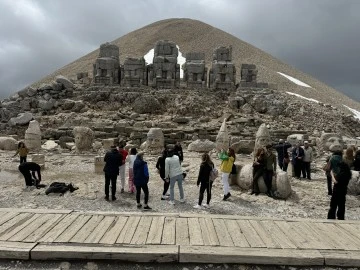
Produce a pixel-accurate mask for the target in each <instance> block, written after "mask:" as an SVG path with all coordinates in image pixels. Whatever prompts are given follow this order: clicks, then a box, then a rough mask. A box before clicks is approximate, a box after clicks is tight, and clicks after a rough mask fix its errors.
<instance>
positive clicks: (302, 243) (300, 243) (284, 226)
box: [275, 221, 310, 249]
mask: <svg viewBox="0 0 360 270" xmlns="http://www.w3.org/2000/svg"><path fill="white" fill-rule="evenodd" d="M275 223H276V225H277V226H278V227H279V228H280V229H281V230H282V232H283V233H285V234H286V236H287V237H288V238H290V239H291V241H292V242H293V243H294V244H295V245H296V246H297V247H298V248H305V249H306V248H308V249H309V248H310V247H309V242H308V240H307V239H305V238H304V237H303V236H301V235H299V234H298V233H297V232H296V231H294V230H293V229H292V228H291V226H290V224H289V223H291V221H290V222H287V221H275Z"/></svg>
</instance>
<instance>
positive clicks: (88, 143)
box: [73, 127, 94, 151]
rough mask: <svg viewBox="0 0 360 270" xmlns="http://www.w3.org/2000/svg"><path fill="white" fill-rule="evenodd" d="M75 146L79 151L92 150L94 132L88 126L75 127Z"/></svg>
mask: <svg viewBox="0 0 360 270" xmlns="http://www.w3.org/2000/svg"><path fill="white" fill-rule="evenodd" d="M73 133H74V137H75V146H76V150H77V151H90V150H92V144H93V142H94V132H93V131H92V130H91V129H90V128H88V127H74V129H73Z"/></svg>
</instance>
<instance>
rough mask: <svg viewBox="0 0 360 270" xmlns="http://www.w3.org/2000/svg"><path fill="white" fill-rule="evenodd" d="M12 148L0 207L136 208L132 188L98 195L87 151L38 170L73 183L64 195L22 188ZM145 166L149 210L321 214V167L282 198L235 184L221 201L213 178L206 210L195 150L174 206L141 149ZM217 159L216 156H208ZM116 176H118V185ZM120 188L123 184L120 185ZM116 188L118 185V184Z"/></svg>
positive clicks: (354, 208)
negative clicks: (111, 197) (200, 204)
mask: <svg viewBox="0 0 360 270" xmlns="http://www.w3.org/2000/svg"><path fill="white" fill-rule="evenodd" d="M12 155H13V153H12V152H6V151H0V168H1V171H0V207H16V208H49V209H73V210H82V211H134V212H136V211H141V210H138V209H137V208H136V201H135V196H134V194H129V193H127V192H125V193H123V194H120V193H118V194H117V198H118V200H117V201H115V202H111V201H110V202H107V201H105V200H104V177H103V175H102V174H95V173H93V172H94V164H93V160H94V157H93V156H91V155H87V156H86V155H82V156H79V155H69V154H67V155H65V154H53V153H48V154H47V155H46V169H45V170H43V173H42V176H43V183H44V184H50V183H51V182H54V181H58V182H66V183H70V182H72V183H73V184H74V185H76V186H77V187H79V189H78V190H77V191H75V192H74V193H66V194H65V195H64V196H59V195H57V194H52V195H48V196H47V195H45V192H44V189H38V190H33V191H25V190H24V179H23V178H22V175H21V174H20V173H19V172H18V171H17V166H18V161H17V160H14V159H13V158H12ZM144 158H145V160H146V161H148V164H149V169H150V182H149V189H150V201H149V205H150V206H151V207H152V208H153V211H154V212H164V213H167V212H169V213H181V212H182V213H184V212H188V213H202V214H203V213H207V212H208V213H210V214H228V215H232V214H236V215H246V216H263V217H281V218H326V215H327V210H328V207H329V200H330V196H328V195H327V188H326V179H325V176H324V174H323V172H321V171H319V172H317V173H314V174H313V180H297V179H292V180H291V184H292V188H293V194H292V195H291V197H290V198H289V199H287V200H274V199H272V198H269V197H267V196H265V195H259V196H254V195H249V192H248V191H246V192H245V191H242V190H240V188H238V187H237V186H232V190H231V193H232V195H233V196H232V197H231V198H230V199H229V200H228V201H226V202H224V201H222V196H223V195H222V185H221V183H220V181H219V180H218V179H217V180H216V183H215V184H214V188H213V192H212V195H213V199H212V201H211V208H210V209H209V210H206V209H201V210H197V209H194V208H193V206H194V205H195V204H196V201H197V198H198V188H197V186H196V178H197V174H198V168H199V164H200V154H198V153H191V152H190V153H187V152H185V161H184V163H183V167H184V169H185V170H186V171H187V173H188V176H187V177H186V181H185V183H184V191H185V198H186V203H180V202H179V201H176V200H178V199H179V192H178V190H177V187H175V201H176V204H175V206H173V205H169V204H168V203H167V202H166V201H161V200H160V196H161V193H162V186H163V184H162V183H163V182H162V180H161V179H160V177H159V176H158V174H157V172H156V168H155V164H156V160H157V157H156V156H148V155H145V157H144ZM213 160H214V161H215V165H217V166H218V165H219V161H218V160H217V159H215V158H214V159H213ZM248 162H251V161H250V158H249V157H246V156H240V155H239V156H238V157H237V161H236V163H239V164H246V163H248ZM119 183H120V181H119V180H118V186H119ZM125 190H126V189H125ZM118 191H120V189H119V188H118ZM359 198H360V197H359V196H357V197H356V196H347V202H346V218H347V219H359V218H360V208H359V206H360V200H359Z"/></svg>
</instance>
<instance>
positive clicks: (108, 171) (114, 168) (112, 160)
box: [104, 145, 123, 201]
mask: <svg viewBox="0 0 360 270" xmlns="http://www.w3.org/2000/svg"><path fill="white" fill-rule="evenodd" d="M122 160H123V158H122V156H121V154H120V153H119V151H118V150H117V149H116V146H115V145H114V146H111V150H110V151H109V152H107V153H106V155H105V157H104V161H105V166H104V172H105V200H107V201H108V200H109V186H110V182H111V199H112V200H113V201H115V200H116V197H115V194H116V180H117V176H118V175H119V167H120V166H121V164H122Z"/></svg>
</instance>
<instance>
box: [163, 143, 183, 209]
mask: <svg viewBox="0 0 360 270" xmlns="http://www.w3.org/2000/svg"><path fill="white" fill-rule="evenodd" d="M165 178H168V179H170V200H169V204H172V205H174V204H175V201H174V187H175V183H176V182H177V183H178V187H179V193H180V202H182V203H184V202H185V198H184V189H183V181H184V176H183V170H182V168H181V164H180V159H179V157H178V156H177V155H174V150H173V149H171V150H169V151H168V157H167V158H166V159H165Z"/></svg>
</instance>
